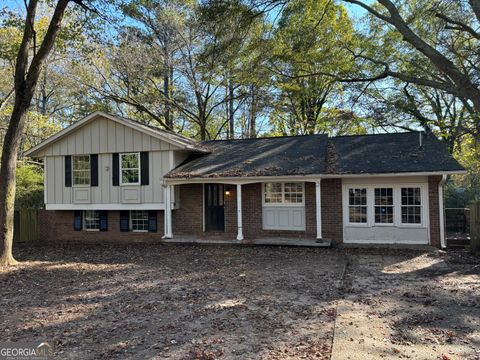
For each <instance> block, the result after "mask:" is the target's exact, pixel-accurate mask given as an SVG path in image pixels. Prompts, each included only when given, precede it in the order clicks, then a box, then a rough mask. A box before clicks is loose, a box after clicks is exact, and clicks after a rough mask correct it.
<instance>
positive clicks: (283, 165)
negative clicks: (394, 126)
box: [165, 132, 465, 178]
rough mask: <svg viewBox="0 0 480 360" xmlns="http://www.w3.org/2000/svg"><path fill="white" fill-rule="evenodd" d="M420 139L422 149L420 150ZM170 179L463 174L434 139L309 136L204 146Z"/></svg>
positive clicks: (407, 135) (410, 134)
mask: <svg viewBox="0 0 480 360" xmlns="http://www.w3.org/2000/svg"><path fill="white" fill-rule="evenodd" d="M420 136H421V137H422V146H421V147H420ZM202 145H203V146H205V147H206V148H208V149H209V150H210V151H211V153H209V154H206V155H202V156H195V157H190V158H189V159H187V160H186V161H185V162H184V163H183V164H181V165H180V166H178V167H177V168H175V169H174V170H172V171H170V172H169V173H168V174H167V175H166V176H165V177H167V178H222V177H226V178H228V177H255V176H292V175H342V174H352V175H354V174H359V175H361V174H399V173H437V172H438V173H444V172H454V173H459V172H464V171H465V169H464V168H463V167H462V166H461V165H460V164H459V163H458V162H457V161H456V160H455V159H454V158H453V157H452V156H451V155H450V154H449V153H448V151H447V149H446V147H445V146H444V144H443V143H442V142H440V141H439V140H438V139H437V138H436V137H435V136H434V135H433V134H425V133H423V132H408V133H395V134H377V135H355V136H339V137H332V138H328V137H327V136H326V135H305V136H291V137H277V138H261V139H246V140H221V141H207V142H203V143H202Z"/></svg>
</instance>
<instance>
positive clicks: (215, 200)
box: [205, 184, 225, 231]
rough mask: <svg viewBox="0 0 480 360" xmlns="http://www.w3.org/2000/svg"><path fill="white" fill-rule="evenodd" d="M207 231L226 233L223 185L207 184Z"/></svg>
mask: <svg viewBox="0 0 480 360" xmlns="http://www.w3.org/2000/svg"><path fill="white" fill-rule="evenodd" d="M205 231H225V209H224V202H223V184H205Z"/></svg>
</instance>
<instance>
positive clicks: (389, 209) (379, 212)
mask: <svg viewBox="0 0 480 360" xmlns="http://www.w3.org/2000/svg"><path fill="white" fill-rule="evenodd" d="M375 222H376V223H385V224H391V223H393V206H375Z"/></svg>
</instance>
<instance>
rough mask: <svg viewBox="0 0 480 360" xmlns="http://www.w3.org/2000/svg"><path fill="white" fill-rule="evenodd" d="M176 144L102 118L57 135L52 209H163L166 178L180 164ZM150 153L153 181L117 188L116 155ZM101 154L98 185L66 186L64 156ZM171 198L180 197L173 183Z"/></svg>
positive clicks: (48, 188) (51, 152)
mask: <svg viewBox="0 0 480 360" xmlns="http://www.w3.org/2000/svg"><path fill="white" fill-rule="evenodd" d="M176 149H178V148H177V147H175V145H172V144H170V143H168V142H165V141H162V140H160V139H157V138H155V137H153V136H150V135H148V134H145V133H142V132H140V131H137V130H135V129H132V128H130V127H128V126H125V125H122V124H120V123H117V122H115V121H112V120H109V119H106V118H98V119H95V120H94V121H92V122H90V123H87V124H85V125H84V126H82V127H80V128H78V129H76V130H75V131H74V132H72V133H71V134H67V135H66V136H65V137H62V138H60V139H58V140H57V141H56V142H54V143H52V144H51V145H50V146H48V147H47V148H45V149H43V150H41V152H40V153H39V155H38V156H43V158H44V161H45V174H46V175H45V183H46V184H45V203H46V208H47V209H75V208H78V209H80V208H82V209H99V210H109V209H121V208H125V209H136V208H138V209H147V208H148V209H163V208H164V188H163V186H162V185H163V176H164V175H165V174H166V173H167V172H168V171H170V170H171V169H173V167H174V166H175V161H174V159H175V155H174V153H175V152H176V151H174V150H176ZM142 151H148V153H149V170H150V171H149V177H150V178H149V185H141V186H140V185H120V186H113V180H112V170H113V169H112V153H126V152H142ZM89 154H98V186H75V185H73V186H72V187H66V186H65V156H66V155H89ZM172 195H173V196H172V199H175V198H177V197H178V196H177V195H176V194H175V191H174V189H173V187H172Z"/></svg>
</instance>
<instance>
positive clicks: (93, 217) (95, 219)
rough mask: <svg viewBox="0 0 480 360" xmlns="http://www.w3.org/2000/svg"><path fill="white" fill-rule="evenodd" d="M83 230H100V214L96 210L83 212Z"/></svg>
mask: <svg viewBox="0 0 480 360" xmlns="http://www.w3.org/2000/svg"><path fill="white" fill-rule="evenodd" d="M83 217H84V220H85V230H99V229H100V212H99V211H98V210H86V211H84V212H83Z"/></svg>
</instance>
